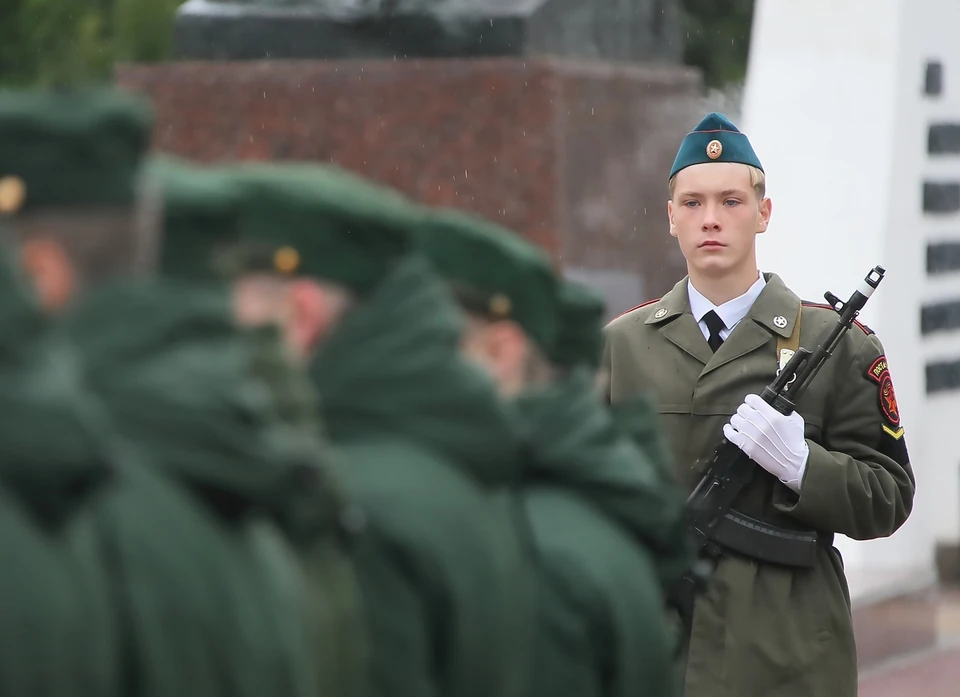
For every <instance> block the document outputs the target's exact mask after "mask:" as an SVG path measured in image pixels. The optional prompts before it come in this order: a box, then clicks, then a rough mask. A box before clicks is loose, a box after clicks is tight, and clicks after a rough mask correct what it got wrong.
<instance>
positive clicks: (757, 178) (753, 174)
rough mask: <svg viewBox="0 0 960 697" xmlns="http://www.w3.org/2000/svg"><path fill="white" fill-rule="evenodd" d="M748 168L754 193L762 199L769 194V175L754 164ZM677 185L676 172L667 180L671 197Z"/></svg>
mask: <svg viewBox="0 0 960 697" xmlns="http://www.w3.org/2000/svg"><path fill="white" fill-rule="evenodd" d="M747 169H748V170H750V186H751V188H752V189H753V191H754V193H756V195H757V199H758V200H760V201H762V200H763V199H764V197H765V196H766V195H767V177H766V175H765V174H764V173H763V171H762V170H759V169H757V168H756V167H754V166H753V165H747ZM676 185H677V175H676V174H674V175H673V176H672V177H670V181H668V182H667V189H668V191H669V192H670V198H671V199H673V189H674V187H675V186H676Z"/></svg>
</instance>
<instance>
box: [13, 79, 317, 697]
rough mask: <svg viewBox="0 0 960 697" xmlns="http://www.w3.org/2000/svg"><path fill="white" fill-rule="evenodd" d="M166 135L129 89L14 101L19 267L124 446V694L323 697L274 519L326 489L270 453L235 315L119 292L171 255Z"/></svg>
mask: <svg viewBox="0 0 960 697" xmlns="http://www.w3.org/2000/svg"><path fill="white" fill-rule="evenodd" d="M150 123H151V118H150V116H149V114H148V112H147V110H146V109H145V107H144V106H143V105H142V104H140V103H139V102H137V101H134V100H133V99H132V98H129V97H124V96H123V95H121V94H119V93H111V92H57V93H24V94H7V95H4V96H2V97H0V175H2V176H5V177H7V178H9V179H10V180H11V181H15V182H17V185H18V186H19V190H20V193H21V196H20V197H19V199H20V200H19V206H18V207H17V208H16V210H15V211H12V212H13V216H12V218H11V220H10V226H11V231H12V236H13V238H14V239H15V240H16V241H17V243H18V246H19V254H20V258H21V260H22V262H23V264H24V266H25V267H26V269H27V271H28V272H29V273H30V275H31V277H32V278H33V281H34V285H35V286H36V288H37V291H38V295H39V298H40V301H41V303H42V304H43V305H44V306H45V308H47V309H48V310H49V311H51V312H52V311H58V310H59V311H61V316H62V317H63V318H64V325H65V327H66V328H67V330H68V332H69V334H70V336H71V338H73V339H74V340H75V341H76V343H77V345H78V347H79V350H80V353H81V354H82V359H83V373H84V379H85V381H86V383H87V384H88V385H89V386H90V387H91V388H92V389H93V391H95V392H96V393H97V395H98V396H99V397H101V398H102V401H103V403H104V404H105V406H106V407H107V410H108V412H109V413H110V416H111V417H113V418H112V420H114V421H115V423H116V426H117V427H118V430H119V431H120V432H121V433H122V436H123V437H124V440H123V442H118V443H116V444H113V443H109V444H106V445H105V446H104V448H106V447H107V446H108V445H109V446H112V448H114V449H112V450H110V452H109V457H110V458H111V460H110V462H111V464H112V465H113V466H114V468H115V469H116V471H117V477H116V483H115V484H114V486H113V487H112V489H111V490H110V491H109V493H108V494H107V495H104V496H102V497H100V499H99V500H98V503H97V506H96V511H95V515H96V526H97V533H98V534H97V543H98V546H99V547H100V558H101V561H102V563H103V564H104V565H105V569H106V571H107V573H108V575H109V578H110V581H111V583H112V586H113V587H112V594H111V601H112V605H113V611H114V617H113V618H112V619H111V620H110V626H112V627H114V628H115V630H116V632H117V634H118V636H117V637H116V639H117V651H118V652H119V654H120V659H119V665H118V670H119V680H120V688H121V694H127V695H158V696H159V695H164V696H166V695H172V694H201V695H202V694H222V695H247V694H249V695H258V696H262V695H304V696H306V695H311V696H312V695H316V694H317V688H316V680H315V678H314V674H313V667H312V663H311V661H310V658H311V657H310V656H309V655H308V651H307V648H308V646H307V641H306V635H305V632H304V631H301V630H300V629H299V628H301V627H302V625H303V622H304V619H303V618H304V614H305V607H306V606H307V605H306V598H305V597H304V592H305V589H304V584H303V579H302V577H301V572H300V568H299V565H298V563H297V561H296V559H295V558H294V556H293V554H292V552H291V550H290V548H289V546H288V545H287V543H286V542H285V540H284V539H283V537H282V535H281V533H280V531H279V529H278V527H277V526H276V525H275V524H274V523H273V522H272V521H271V520H270V519H268V518H267V517H265V515H264V513H263V511H273V510H274V509H275V508H277V507H278V506H280V507H282V505H283V501H284V500H285V499H286V498H288V497H289V496H290V492H291V491H295V490H296V489H298V488H305V487H309V486H312V483H311V482H310V480H309V477H308V476H305V475H304V471H305V468H293V467H287V468H280V467H278V466H277V462H275V461H273V460H271V459H270V458H268V457H265V456H264V455H265V452H266V448H265V443H264V438H263V436H262V433H263V429H261V428H259V425H260V422H259V418H260V415H261V414H262V413H263V412H264V409H266V408H268V407H269V396H268V394H267V393H266V390H258V389H256V386H255V385H253V384H251V382H250V381H246V380H244V379H243V372H242V371H243V363H242V355H243V351H242V347H241V346H240V345H239V342H238V341H237V340H236V337H235V333H234V332H233V331H232V318H231V316H230V314H229V304H228V303H226V302H225V301H222V300H219V301H218V299H217V298H209V297H206V296H198V295H197V294H196V293H194V292H192V291H191V292H184V291H183V290H182V289H180V290H178V289H173V288H170V289H167V288H158V287H155V286H153V285H152V284H147V283H139V284H138V283H133V282H130V281H126V282H123V281H121V280H120V279H119V277H120V276H122V275H127V274H131V273H132V272H135V271H137V270H139V269H142V268H145V267H147V266H149V263H150V260H151V258H152V257H153V254H152V251H153V250H155V248H156V247H155V242H156V225H155V222H156V220H155V218H154V216H155V214H156V211H157V209H156V205H157V203H158V201H156V200H155V199H153V200H150V199H148V200H147V205H145V206H144V205H143V202H142V200H138V199H139V196H140V195H141V184H142V177H141V175H142V168H141V165H142V161H143V158H144V155H145V153H146V150H147V146H148V143H149V135H150ZM151 204H152V208H151ZM150 213H153V215H152V216H151V215H149V214H150ZM150 223H154V224H153V225H150ZM36 427H37V428H45V429H46V432H47V433H50V434H55V436H53V435H51V437H52V438H55V440H56V441H60V440H62V439H64V438H65V437H66V436H65V435H64V433H63V432H62V431H60V430H59V428H58V425H57V424H56V423H49V424H47V423H44V422H41V423H38V424H37V426H36ZM68 435H69V434H68ZM71 442H72V441H71V440H69V439H67V440H66V441H65V442H64V447H65V448H66V447H67V445H68V444H69V443H71ZM51 464H53V463H51ZM37 469H38V470H40V471H42V469H43V467H42V466H41V463H38V467H37Z"/></svg>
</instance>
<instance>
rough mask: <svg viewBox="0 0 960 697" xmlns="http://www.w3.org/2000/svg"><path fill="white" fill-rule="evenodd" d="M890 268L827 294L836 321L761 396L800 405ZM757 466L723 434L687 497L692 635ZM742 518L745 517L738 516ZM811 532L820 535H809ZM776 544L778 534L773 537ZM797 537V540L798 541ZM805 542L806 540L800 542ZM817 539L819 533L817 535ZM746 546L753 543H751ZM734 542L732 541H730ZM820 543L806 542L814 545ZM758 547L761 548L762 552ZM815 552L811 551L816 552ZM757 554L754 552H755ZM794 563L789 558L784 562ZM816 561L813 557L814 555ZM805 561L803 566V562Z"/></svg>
mask: <svg viewBox="0 0 960 697" xmlns="http://www.w3.org/2000/svg"><path fill="white" fill-rule="evenodd" d="M885 273H886V272H885V270H884V269H883V267H881V266H876V267H874V268H873V270H872V271H870V273H868V274H867V276H866V278H864V280H863V283H862V284H861V285H860V287H859V288H857V290H856V291H854V293H853V295H851V296H850V299H849V300H847V301H846V302H843V301H841V300H840V298H838V297H837V296H836V295H834V294H833V293H830V292H827V293H825V294H824V298H826V300H827V302H828V303H829V304H830V306H831V307H832V308H833V309H834V310H835V311H836V312H837V313H838V315H839V317H838V319H837V323H836V324H835V325H834V326H833V327H831V328H830V329H829V330H827V331H826V332H824V334H823V335H822V336H821V337H820V338H819V340H818V342H817V347H816V348H815V349H814V350H813V351H809V350H807V349H804V348H799V349H798V350H797V351H796V353H794V355H793V357H792V358H791V359H790V361H789V362H788V363H787V364H786V365H785V366H784V367H783V369H782V370H781V371H780V372H779V373H778V374H777V377H776V378H775V379H774V381H773V382H771V383H770V384H769V385H767V387H765V388H764V390H763V393H762V394H761V395H760V397H761V398H762V399H763V400H764V401H765V402H766V403H767V404H769V405H770V406H772V407H773V408H774V409H776V410H777V411H778V412H780V413H781V414H783V415H785V416H788V415H790V414H792V413H793V412H794V410H795V409H796V404H797V401H798V400H799V399H800V397H801V396H802V395H803V393H804V391H805V390H806V388H807V386H808V385H809V384H810V381H811V380H813V378H814V377H816V375H817V373H819V372H820V369H821V368H822V367H823V365H824V363H826V361H827V359H828V358H830V356H831V355H832V354H833V351H834V350H835V349H836V347H837V345H838V344H839V343H840V340H841V339H842V338H843V335H844V334H845V333H846V332H847V331H848V330H849V329H850V327H851V326H853V322H854V320H855V319H856V318H857V315H859V314H860V311H861V310H862V309H863V307H864V305H866V304H867V300H869V299H870V296H871V295H873V291H874V290H876V288H877V286H878V285H880V281H882V280H883V276H884V274H885ZM757 467H758V465H757V464H756V463H755V462H754V461H753V460H751V459H750V458H749V457H748V456H747V455H746V454H745V453H744V452H743V451H742V450H740V448H738V447H737V446H736V445H734V444H733V443H731V442H729V441H728V440H727V439H726V438H724V439H723V440H722V441H721V442H720V445H718V446H717V449H716V450H715V451H714V454H713V457H712V458H711V459H710V461H709V463H708V464H707V469H706V472H705V473H704V475H703V478H702V479H701V480H700V483H699V484H697V487H696V488H695V489H694V490H693V493H692V494H690V497H689V498H688V499H687V506H686V518H687V528H688V532H689V534H690V536H691V538H692V544H693V548H694V552H695V553H696V556H697V558H698V559H699V560H700V565H699V567H698V569H697V570H696V571H695V572H693V573H690V574H688V575H687V576H686V577H684V579H683V581H681V584H680V587H679V588H678V589H677V591H676V598H675V602H676V604H677V605H678V609H679V610H680V614H681V619H682V620H683V622H684V625H685V626H686V629H687V631H688V633H689V630H690V627H691V623H692V619H693V618H692V614H693V600H694V596H695V594H696V592H697V589H698V588H699V587H700V586H702V584H703V581H704V578H705V576H706V575H707V574H708V573H709V572H710V571H711V570H712V568H710V567H712V565H713V563H714V562H715V560H716V559H718V558H719V557H720V555H721V553H722V548H723V544H722V543H721V542H720V541H718V540H717V533H718V528H719V527H722V526H721V524H722V523H723V524H726V522H727V521H728V519H729V518H730V513H731V507H732V505H733V502H734V500H735V499H736V498H737V496H738V495H739V494H740V492H741V491H742V490H743V489H744V487H746V486H747V485H748V484H749V483H750V482H751V481H752V480H753V478H754V476H755V475H756V471H757ZM737 517H738V518H740V519H741V521H740V522H742V519H743V518H746V516H742V514H738V515H737ZM747 521H748V525H747V527H750V526H753V527H757V525H756V524H757V523H759V521H753V520H752V519H747ZM779 534H780V539H781V540H782V544H783V545H784V546H786V545H787V544H788V543H789V542H791V540H790V539H789V531H779ZM808 535H815V533H809V534H808ZM772 539H773V543H772V544H774V545H775V544H776V542H777V540H776V538H772ZM795 541H796V540H795ZM799 541H804V540H799ZM814 542H815V537H814ZM746 544H747V545H749V544H750V542H749V541H748V542H747V543H746ZM728 546H729V545H728ZM814 547H815V545H807V548H809V549H811V550H812V549H814ZM736 551H738V552H741V553H746V554H750V550H748V549H737V550H736ZM758 551H759V550H758ZM765 551H766V552H767V556H766V557H765V556H763V555H762V554H759V553H757V554H756V555H755V556H756V557H757V558H769V557H770V556H772V555H774V556H775V550H773V549H767V550H765ZM813 553H814V552H810V554H813ZM750 556H754V555H750ZM784 563H789V562H784ZM810 563H811V564H812V558H811V559H810ZM798 565H801V566H802V565H804V564H798Z"/></svg>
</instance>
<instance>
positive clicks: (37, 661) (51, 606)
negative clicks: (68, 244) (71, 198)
mask: <svg viewBox="0 0 960 697" xmlns="http://www.w3.org/2000/svg"><path fill="white" fill-rule="evenodd" d="M21 195H22V188H21V187H20V185H19V184H18V183H14V180H13V179H11V178H10V177H8V176H0V213H8V212H11V211H12V210H13V208H14V207H15V206H16V203H17V201H18V200H19V199H20V197H21ZM3 227H4V224H3V222H2V220H0V228H3ZM49 335H50V331H49V327H48V324H47V322H45V321H44V318H43V317H42V315H41V314H40V311H39V308H38V307H36V305H35V303H34V302H33V298H32V297H31V296H29V294H28V293H27V292H26V288H25V284H24V283H22V279H21V278H19V277H18V274H16V273H14V269H13V267H12V265H11V260H10V259H9V258H8V254H7V246H6V244H2V245H0V565H2V568H3V572H2V573H0V627H2V629H0V694H3V695H9V696H10V697H27V696H31V695H67V694H84V695H91V697H106V696H108V695H116V696H117V697H119V696H120V695H121V694H122V692H121V686H120V680H119V678H120V675H119V671H118V670H117V650H118V646H117V636H116V622H115V618H114V614H113V612H112V609H111V607H110V593H111V591H112V585H111V580H112V579H110V578H109V577H108V575H107V574H106V573H105V570H104V568H103V566H102V564H101V559H100V553H101V547H100V543H99V541H98V539H97V521H96V519H95V516H94V514H93V511H94V509H95V508H96V507H97V505H98V503H99V502H100V501H101V500H102V498H103V496H104V495H105V492H108V491H109V490H110V489H111V487H112V486H114V482H113V480H114V475H115V472H114V471H113V468H112V467H111V463H110V460H109V459H108V457H107V454H106V453H105V452H104V449H103V445H102V439H100V438H99V437H98V434H97V432H96V431H95V430H94V429H93V428H92V427H91V420H92V419H93V420H95V419H96V412H95V409H93V408H92V407H91V405H89V404H88V403H87V401H86V400H85V399H84V398H83V395H82V393H81V392H80V391H79V390H78V389H77V386H78V380H77V377H78V376H77V374H76V372H75V371H74V370H72V368H73V367H74V366H73V364H72V362H71V360H70V359H71V355H70V354H69V352H66V351H64V350H63V349H64V347H63V346H62V344H59V343H58V342H56V341H54V340H52V338H51V337H50V336H49ZM107 495H109V494H107Z"/></svg>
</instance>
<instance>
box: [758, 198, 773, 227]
mask: <svg viewBox="0 0 960 697" xmlns="http://www.w3.org/2000/svg"><path fill="white" fill-rule="evenodd" d="M772 213H773V202H772V201H771V200H770V199H769V197H768V198H764V199H763V200H762V201H760V206H759V208H758V211H757V233H758V234H759V233H762V232H766V231H767V227H768V226H769V225H770V215H771V214H772Z"/></svg>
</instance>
